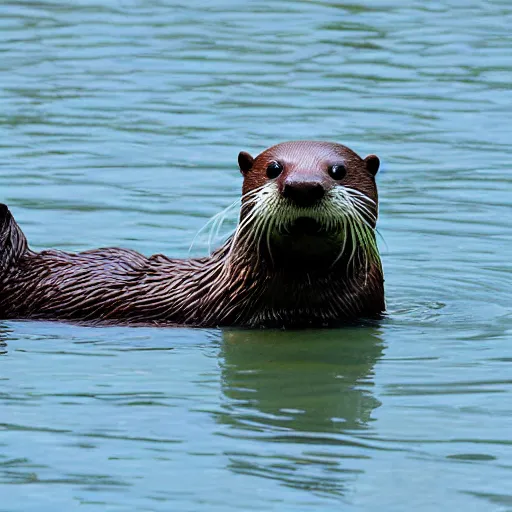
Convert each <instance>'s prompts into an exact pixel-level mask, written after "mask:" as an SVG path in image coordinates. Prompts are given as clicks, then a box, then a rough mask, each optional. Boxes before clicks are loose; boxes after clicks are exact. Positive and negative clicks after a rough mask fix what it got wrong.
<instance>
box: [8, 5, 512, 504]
mask: <svg viewBox="0 0 512 512" xmlns="http://www.w3.org/2000/svg"><path fill="white" fill-rule="evenodd" d="M365 4H371V7H365ZM511 24H512V7H511V6H510V3H509V2H507V1H505V0H503V1H498V0H492V1H487V2H476V1H469V2H459V1H456V0H443V1H438V2H422V1H411V2H400V1H398V0H388V1H376V2H370V3H368V2H362V1H359V0H354V1H353V2H351V3H347V4H344V3H336V2H327V1H319V0H317V1H308V2H306V1H300V0H289V1H281V2H274V3H272V4H270V3H268V2H263V1H258V0H254V1H251V2H235V1H234V0H231V1H227V0H225V1H221V0H217V1H215V2H211V1H206V0H203V1H200V0H192V1H189V2H175V3H172V2H167V1H165V0H160V1H157V2H142V1H126V2H99V1H97V0H81V1H78V2H61V1H59V0H55V1H25V0H16V1H14V0H4V1H3V2H2V3H1V5H0V50H1V56H2V58H1V59H0V130H1V132H0V135H1V136H0V200H1V201H2V202H6V203H8V204H9V206H10V207H11V209H12V211H13V213H14V215H15V217H16V219H17V220H18V222H19V223H20V224H21V226H22V227H23V229H24V231H25V233H26V234H27V236H28V239H29V240H30V242H31V244H32V246H33V247H34V248H35V249H42V248H46V247H59V248H63V249H67V250H81V249H86V248H92V247H98V246H105V245H107V246H108V245H118V246H127V247H131V248H135V249H137V250H140V251H142V252H144V253H146V254H151V253H156V252H164V253H166V254H169V255H175V256H186V255H187V253H188V248H189V245H190V242H191V241H192V239H193V237H194V235H195V233H196V232H197V231H198V230H199V228H200V227H201V226H202V225H203V224H204V223H205V222H206V220H207V219H208V218H209V217H210V216H211V215H213V214H214V213H216V212H217V211H219V210H220V209H222V208H224V207H225V206H227V205H228V204H230V203H231V202H232V201H233V200H234V199H236V198H237V197H238V195H239V191H240V185H241V177H240V175H239V173H238V171H237V169H236V155H237V153H238V152H239V151H240V150H246V151H250V152H252V153H253V154H254V153H258V152H259V151H260V150H262V149H264V148H265V147H267V146H269V145H271V144H273V143H276V142H279V141H283V140H290V139H303V138H314V139H323V140H334V141H339V142H342V143H344V144H347V145H348V146H350V147H353V149H355V150H356V151H358V152H360V153H361V154H362V155H366V154H368V153H376V154H378V155H379V156H380V158H381V160H382V161H383V168H382V170H381V172H380V173H379V177H378V183H379V188H380V194H381V218H380V221H379V227H380V231H381V233H382V235H383V238H384V242H382V243H381V250H382V255H383V262H384V268H385V273H386V287H387V288H386V291H387V301H388V308H389V317H388V318H387V319H386V320H385V321H384V322H382V324H381V325H380V326H378V327H373V328H350V329H341V330H332V331H310V332H308V331H304V332H273V331H269V332H259V331H258V332H240V331H236V330H224V331H220V330H187V329H150V328H139V329H130V328H103V329H101V328H84V327H77V326H73V325H62V324H58V323H33V322H1V323H0V343H1V345H0V347H1V348H0V351H1V352H2V356H1V357H0V511H1V512H18V511H20V512H21V511H23V512H29V511H37V512H41V511H43V512H45V511H49V512H50V511H51V512H55V511H60V510H66V511H73V510H84V511H89V510H90V511H98V512H100V511H101V512H103V511H133V510H137V511H169V510H179V511H180V512H187V511H190V512H192V511H197V510H205V511H206V510H208V511H229V510H236V511H239V510H251V511H269V510H276V511H279V512H286V511H297V510H301V511H302V510H311V511H330V510H332V511H339V510H347V511H351V510H357V511H375V510H390V511H410V510H416V511H421V512H423V511H432V510H470V511H511V510H512V492H511V490H510V489H511V486H510V482H511V481H512V435H511V432H512V405H511V404H512V400H511V399H512V397H511V392H512V378H511V372H510V365H511V363H512V348H511V346H512V300H511V299H512V292H511V277H512V266H511V263H510V255H511V254H512V251H511V248H512V236H511V227H510V211H511V206H512V199H511V198H512V178H511V174H510V169H511V167H512V153H511V151H510V143H511V141H512V137H511V135H512V130H511V126H510V118H511V115H512V89H511V87H510V83H511V82H512V61H511V59H510V55H511V52H512V40H511V38H510V26H511ZM194 250H196V248H195V249H194Z"/></svg>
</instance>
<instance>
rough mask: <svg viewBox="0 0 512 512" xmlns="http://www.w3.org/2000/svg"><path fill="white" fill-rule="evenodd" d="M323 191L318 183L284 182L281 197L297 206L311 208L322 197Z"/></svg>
mask: <svg viewBox="0 0 512 512" xmlns="http://www.w3.org/2000/svg"><path fill="white" fill-rule="evenodd" d="M324 194H325V190H324V187H323V185H322V184H321V183H319V182H318V181H286V182H285V184H284V187H283V192H282V195H283V197H286V198H288V199H290V201H293V202H294V203H295V204H296V205H297V206H313V205H314V204H315V203H317V202H318V201H320V199H322V197H324Z"/></svg>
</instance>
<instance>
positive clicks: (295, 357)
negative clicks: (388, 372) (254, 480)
mask: <svg viewBox="0 0 512 512" xmlns="http://www.w3.org/2000/svg"><path fill="white" fill-rule="evenodd" d="M379 333H380V331H379V330H378V329H377V328H353V329H343V330H330V331H328V330H323V331H298V332H289V331H288V332H287V331H259V332H258V331H242V332H240V331H226V332H225V333H224V342H223V346H222V356H223V360H222V365H223V366H222V389H223V394H224V397H225V398H226V403H225V405H224V407H223V412H222V413H221V414H220V415H219V421H220V422H221V423H222V424H224V425H225V426H227V431H226V430H224V429H223V431H224V434H225V435H228V436H230V437H232V438H233V450H230V451H229V453H227V454H226V455H228V456H229V460H230V468H231V469H232V470H233V471H235V472H238V473H244V474H251V475H258V476H262V477H267V478H272V479H277V480H279V481H281V482H282V483H283V484H285V485H289V486H293V487H297V488H301V489H307V490H309V491H313V492H320V493H325V492H327V493H329V494H332V493H334V494H341V493H343V490H344V488H345V486H346V483H347V480H348V479H351V478H352V477H353V475H354V474H356V473H359V472H360V471H361V469H360V466H359V463H360V462H362V461H361V459H367V458H368V456H369V454H368V451H367V449H366V448H365V447H364V446H363V445H362V443H361V442H360V441H359V440H358V439H357V437H356V434H357V432H358V431H362V430H365V429H368V428H369V425H370V422H371V421H372V411H373V410H374V409H375V408H376V407H378V406H379V405H380V402H379V401H378V400H377V399H376V398H375V397H374V396H373V395H372V393H371V388H372V385H373V366H374V365H375V363H376V361H377V360H378V359H379V357H380V356H381V354H382V350H383V347H382V341H381V339H380V335H379Z"/></svg>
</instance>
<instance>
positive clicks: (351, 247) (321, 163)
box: [235, 141, 379, 265]
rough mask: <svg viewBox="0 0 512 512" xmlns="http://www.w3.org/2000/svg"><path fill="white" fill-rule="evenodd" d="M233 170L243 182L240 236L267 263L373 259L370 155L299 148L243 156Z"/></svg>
mask: <svg viewBox="0 0 512 512" xmlns="http://www.w3.org/2000/svg"><path fill="white" fill-rule="evenodd" d="M238 163H239V166H240V170H241V172H242V175H243V176H244V183H243V189H242V191H243V197H242V210H241V218H240V225H239V230H238V232H237V235H238V237H239V238H240V240H242V239H243V234H244V232H247V233H251V234H252V237H249V236H247V239H246V240H247V243H253V244H256V246H257V250H258V251H259V252H261V254H263V255H264V257H266V258H267V259H268V258H270V259H271V260H272V261H275V262H278V263H279V262H280V263H282V264H284V265H290V264H296V263H300V262H303V263H313V264H324V263H325V264H328V263H329V262H330V264H331V265H332V264H335V263H336V262H339V261H343V259H345V260H346V262H347V261H348V262H351V261H355V259H357V258H358V259H359V260H360V262H363V260H365V262H366V263H368V261H369V260H370V259H372V258H373V259H375V258H377V259H378V252H377V247H376V243H375V235H374V229H375V225H376V221H377V214H378V197H377V187H376V184H375V175H376V173H377V171H378V169H379V159H378V158H377V157H376V156H375V155H369V156H367V157H366V158H365V159H362V158H361V157H360V156H358V155H357V154H356V153H354V151H352V150H351V149H349V148H347V147H345V146H342V145H341V144H335V143H328V142H312V141H297V142H284V143H282V144H278V145H276V146H273V147H271V148H269V149H267V150H265V151H263V153H261V154H260V155H258V156H257V157H256V158H253V157H252V156H251V155H249V153H246V152H241V153H240V154H239V155H238ZM237 235H235V236H237ZM311 260H313V261H311ZM324 260H325V261H324Z"/></svg>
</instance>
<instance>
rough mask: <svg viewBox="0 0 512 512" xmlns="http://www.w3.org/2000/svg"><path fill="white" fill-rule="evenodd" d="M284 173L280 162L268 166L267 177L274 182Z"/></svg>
mask: <svg viewBox="0 0 512 512" xmlns="http://www.w3.org/2000/svg"><path fill="white" fill-rule="evenodd" d="M282 172H283V166H282V165H281V164H280V163H279V162H270V163H269V164H268V166H267V176H268V177H269V178H270V179H271V180H273V179H274V178H277V177H278V176H279V175H280V174H281V173H282Z"/></svg>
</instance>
